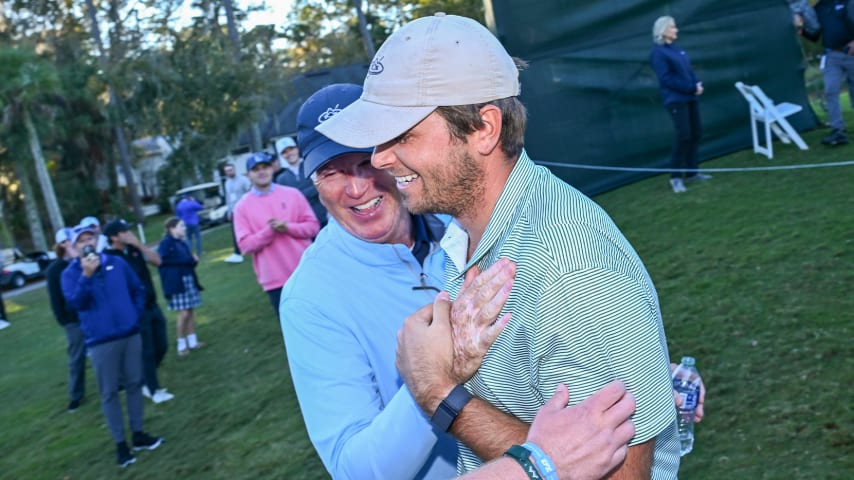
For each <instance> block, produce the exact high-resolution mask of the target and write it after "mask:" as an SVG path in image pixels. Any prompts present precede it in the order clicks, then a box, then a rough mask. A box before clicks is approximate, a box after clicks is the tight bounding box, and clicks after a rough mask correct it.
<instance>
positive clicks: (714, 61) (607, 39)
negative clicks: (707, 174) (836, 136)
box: [492, 0, 817, 194]
mask: <svg viewBox="0 0 854 480" xmlns="http://www.w3.org/2000/svg"><path fill="white" fill-rule="evenodd" d="M492 6H493V11H494V15H495V30H496V34H497V35H498V37H499V39H500V40H501V41H502V42H503V43H504V45H505V46H506V47H507V50H508V51H509V52H510V54H511V55H514V56H517V57H520V58H522V59H525V60H527V61H528V62H530V67H529V68H528V70H526V71H524V72H523V73H522V76H521V78H522V100H523V101H524V103H525V104H526V105H527V106H528V109H529V126H528V130H527V135H526V147H527V150H528V153H529V154H530V155H531V157H532V158H534V159H535V160H537V161H543V162H549V163H551V162H555V163H580V164H592V165H606V166H618V167H653V168H667V167H669V157H670V149H671V143H672V140H673V126H672V124H671V121H670V117H669V116H668V114H667V112H666V111H665V110H664V107H663V106H662V105H661V101H660V96H659V91H658V80H657V79H656V76H655V72H654V71H653V70H652V67H651V66H650V63H649V53H650V50H651V48H652V33H651V32H652V24H653V22H654V21H655V19H656V18H658V17H659V16H661V15H671V16H673V17H674V18H675V19H676V23H677V25H678V27H679V39H678V40H677V44H678V45H680V46H681V47H682V48H684V49H685V50H686V51H687V52H688V55H689V56H690V58H691V61H692V65H693V68H694V70H695V72H696V73H697V75H698V77H699V78H700V79H701V80H702V81H703V83H704V86H705V93H704V95H703V96H702V97H701V100H700V101H701V103H700V112H701V116H702V121H703V127H704V134H703V139H702V143H701V146H700V157H701V159H702V160H703V161H705V160H709V159H712V158H715V157H718V156H721V155H724V154H727V153H731V152H733V151H737V150H741V149H744V148H750V147H751V145H752V143H751V137H750V117H749V111H748V108H747V103H746V102H745V101H744V99H743V98H742V97H741V95H740V94H739V93H738V91H737V90H736V89H735V87H734V84H735V82H736V81H743V82H745V83H748V84H756V85H759V86H760V87H762V89H763V90H764V91H765V92H766V93H767V94H768V96H769V97H771V98H772V99H774V100H775V101H776V102H782V101H788V102H793V103H798V104H800V105H803V106H804V107H805V108H804V111H802V112H801V113H798V114H796V115H794V116H792V117H789V120H790V122H791V123H792V125H793V126H794V127H795V128H796V129H798V130H804V129H810V128H814V127H815V126H816V124H817V123H816V117H815V114H814V113H813V111H812V110H811V109H810V108H809V102H808V101H807V94H806V91H805V87H804V81H803V72H804V60H803V54H802V51H801V48H800V44H799V43H798V41H797V36H796V33H795V30H794V28H793V27H792V21H791V14H790V13H789V10H788V7H787V5H786V2H785V1H783V0H777V1H774V0H684V1H674V2H666V1H651V0H618V1H589V0H576V1H573V0H563V1H561V0H535V1H527V0H493V1H492ZM777 148H780V147H777ZM786 148H793V147H790V146H787V147H786ZM706 166H709V165H706ZM550 168H551V169H552V171H554V172H555V174H556V175H558V176H560V177H561V178H563V179H564V180H566V181H567V182H569V183H571V184H573V185H574V186H576V187H577V188H579V189H581V190H582V191H584V192H586V193H588V194H595V193H599V192H602V191H605V190H609V189H612V188H615V187H617V186H619V185H622V184H625V183H628V182H631V181H634V180H637V179H639V178H643V177H645V176H649V175H651V174H650V173H637V172H607V171H592V170H582V169H577V168H569V167H562V166H550Z"/></svg>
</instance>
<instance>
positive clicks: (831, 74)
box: [821, 50, 854, 130]
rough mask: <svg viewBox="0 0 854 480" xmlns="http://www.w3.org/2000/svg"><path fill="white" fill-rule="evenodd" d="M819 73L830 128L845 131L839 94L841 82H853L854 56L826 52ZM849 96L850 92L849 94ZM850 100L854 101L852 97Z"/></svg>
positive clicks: (849, 83)
mask: <svg viewBox="0 0 854 480" xmlns="http://www.w3.org/2000/svg"><path fill="white" fill-rule="evenodd" d="M821 73H822V76H823V77H824V100H825V102H827V116H828V120H830V128H832V129H834V130H845V122H844V121H843V120H842V106H841V105H840V104H839V92H840V91H841V90H842V82H843V81H845V82H846V83H847V84H848V85H851V83H852V82H854V56H852V55H848V54H845V53H842V52H836V51H832V50H831V51H828V52H826V53H825V58H824V68H823V69H822V71H821ZM850 94H851V92H849V95H850ZM851 98H852V99H854V96H852V97H851Z"/></svg>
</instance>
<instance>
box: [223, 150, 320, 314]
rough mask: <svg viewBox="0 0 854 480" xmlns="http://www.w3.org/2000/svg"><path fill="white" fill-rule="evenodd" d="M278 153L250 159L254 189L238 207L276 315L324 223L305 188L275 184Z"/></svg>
mask: <svg viewBox="0 0 854 480" xmlns="http://www.w3.org/2000/svg"><path fill="white" fill-rule="evenodd" d="M273 161H274V159H273V157H272V156H271V155H269V154H267V153H264V152H258V153H254V154H252V155H251V156H250V157H249V158H248V159H247V160H246V172H247V173H246V174H247V176H248V177H249V180H250V181H251V182H252V189H251V190H249V192H248V193H247V194H246V195H244V196H243V198H242V199H240V201H239V202H238V203H237V205H236V206H235V207H234V235H235V237H237V245H238V246H239V247H240V251H241V252H243V253H244V254H251V255H252V267H253V268H254V269H255V276H256V277H258V283H259V284H261V288H263V289H264V291H265V292H267V295H268V296H269V297H270V303H271V304H272V305H273V310H274V311H275V312H276V316H277V317H278V315H279V297H280V295H281V293H282V285H284V284H285V282H286V281H287V280H288V278H290V276H291V273H293V271H294V269H296V267H297V264H298V263H299V260H300V257H302V252H303V251H305V249H306V248H308V246H309V245H310V244H311V239H312V238H314V237H315V236H316V235H317V232H318V231H319V230H320V223H319V222H318V221H317V217H315V216H314V212H313V211H312V209H311V206H310V205H309V203H308V200H306V198H305V196H303V194H302V193H300V191H299V190H297V189H295V188H291V187H286V186H283V185H277V184H275V183H273Z"/></svg>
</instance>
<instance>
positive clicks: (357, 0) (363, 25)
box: [353, 0, 377, 60]
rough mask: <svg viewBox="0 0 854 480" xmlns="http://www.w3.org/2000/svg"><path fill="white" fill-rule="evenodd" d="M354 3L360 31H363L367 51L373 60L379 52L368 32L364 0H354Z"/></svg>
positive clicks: (369, 57)
mask: <svg viewBox="0 0 854 480" xmlns="http://www.w3.org/2000/svg"><path fill="white" fill-rule="evenodd" d="M353 5H354V6H355V7H356V18H358V19H359V32H361V33H362V41H363V42H365V51H366V52H368V59H369V60H373V58H374V54H376V53H377V52H376V49H375V48H374V40H373V39H372V38H371V34H370V33H369V32H368V22H367V21H366V20H365V12H363V11H362V0H353Z"/></svg>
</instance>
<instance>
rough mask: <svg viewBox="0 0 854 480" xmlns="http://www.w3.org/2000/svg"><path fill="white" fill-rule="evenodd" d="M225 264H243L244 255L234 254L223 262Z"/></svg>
mask: <svg viewBox="0 0 854 480" xmlns="http://www.w3.org/2000/svg"><path fill="white" fill-rule="evenodd" d="M223 261H224V262H225V263H243V255H238V254H236V253H232V254H231V255H229V256H228V257H226V258H225V260H223Z"/></svg>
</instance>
